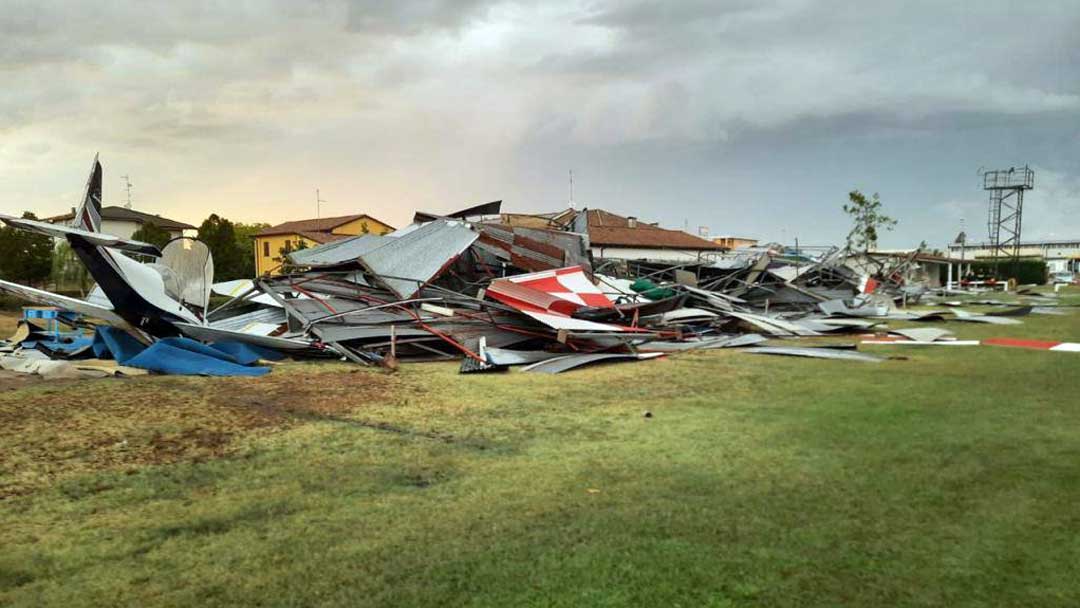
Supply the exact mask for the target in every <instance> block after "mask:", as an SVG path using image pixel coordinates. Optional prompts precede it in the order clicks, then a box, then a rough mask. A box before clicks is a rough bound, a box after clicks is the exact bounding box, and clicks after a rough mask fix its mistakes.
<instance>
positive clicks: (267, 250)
mask: <svg viewBox="0 0 1080 608" xmlns="http://www.w3.org/2000/svg"><path fill="white" fill-rule="evenodd" d="M263 257H264V258H268V257H270V241H263Z"/></svg>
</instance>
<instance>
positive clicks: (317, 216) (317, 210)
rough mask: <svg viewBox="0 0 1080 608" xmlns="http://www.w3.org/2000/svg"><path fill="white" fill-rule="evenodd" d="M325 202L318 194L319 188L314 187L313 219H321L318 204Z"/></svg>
mask: <svg viewBox="0 0 1080 608" xmlns="http://www.w3.org/2000/svg"><path fill="white" fill-rule="evenodd" d="M325 202H327V201H325V200H323V198H322V197H321V196H319V189H318V188H316V189H315V219H317V220H318V219H322V210H321V208H320V207H319V205H320V204H322V203H325Z"/></svg>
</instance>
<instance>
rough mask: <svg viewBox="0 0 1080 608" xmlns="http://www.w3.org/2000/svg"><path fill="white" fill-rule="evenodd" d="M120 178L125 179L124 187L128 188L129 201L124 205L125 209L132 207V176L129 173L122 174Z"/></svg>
mask: <svg viewBox="0 0 1080 608" xmlns="http://www.w3.org/2000/svg"><path fill="white" fill-rule="evenodd" d="M120 179H122V180H124V188H125V189H126V190H127V203H126V204H125V205H124V209H131V178H130V177H128V176H127V175H121V176H120Z"/></svg>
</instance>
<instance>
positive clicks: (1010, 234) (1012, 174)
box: [983, 165, 1035, 274]
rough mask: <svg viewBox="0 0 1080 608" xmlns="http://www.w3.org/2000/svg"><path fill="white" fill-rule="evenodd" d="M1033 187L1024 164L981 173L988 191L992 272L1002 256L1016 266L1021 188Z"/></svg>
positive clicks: (1031, 178) (1021, 216)
mask: <svg viewBox="0 0 1080 608" xmlns="http://www.w3.org/2000/svg"><path fill="white" fill-rule="evenodd" d="M1034 187H1035V172H1034V171H1032V170H1031V169H1030V168H1029V167H1028V166H1027V165H1024V166H1023V167H1010V168H1009V169H1001V170H997V171H987V172H985V173H983V190H989V191H990V205H989V208H988V209H987V218H986V228H987V232H988V233H989V235H990V249H991V252H992V253H991V259H992V260H993V262H994V268H995V274H997V269H999V268H1000V266H1001V262H1002V260H1008V261H1010V262H1011V263H1012V264H1013V266H1014V267H1015V264H1016V262H1017V261H1018V260H1019V259H1020V229H1021V227H1022V225H1023V211H1024V191H1025V190H1031V189H1032V188H1034Z"/></svg>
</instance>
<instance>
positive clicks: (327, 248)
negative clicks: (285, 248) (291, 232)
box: [287, 234, 393, 268]
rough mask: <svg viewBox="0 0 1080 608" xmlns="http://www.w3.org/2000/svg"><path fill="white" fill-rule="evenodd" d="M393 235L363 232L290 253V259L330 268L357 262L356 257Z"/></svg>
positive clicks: (317, 266)
mask: <svg viewBox="0 0 1080 608" xmlns="http://www.w3.org/2000/svg"><path fill="white" fill-rule="evenodd" d="M391 238H393V237H389V236H380V235H375V234H362V235H360V236H354V237H352V238H349V239H342V240H340V241H334V242H332V243H326V244H324V245H319V246H318V247H311V248H308V249H301V250H299V251H294V252H292V253H290V254H289V255H288V256H287V257H288V258H289V261H290V262H292V263H293V264H296V265H297V266H310V267H311V268H329V267H333V266H343V265H346V264H350V263H355V262H356V259H357V258H359V257H360V256H362V255H364V254H365V253H370V252H372V251H374V250H376V249H378V248H379V247H381V246H382V245H384V244H385V243H386V242H387V240H388V239H391Z"/></svg>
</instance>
